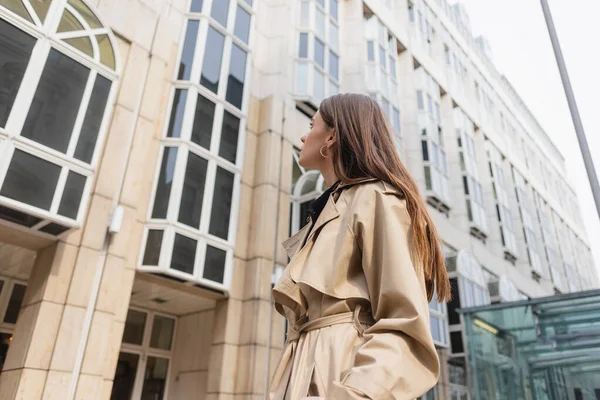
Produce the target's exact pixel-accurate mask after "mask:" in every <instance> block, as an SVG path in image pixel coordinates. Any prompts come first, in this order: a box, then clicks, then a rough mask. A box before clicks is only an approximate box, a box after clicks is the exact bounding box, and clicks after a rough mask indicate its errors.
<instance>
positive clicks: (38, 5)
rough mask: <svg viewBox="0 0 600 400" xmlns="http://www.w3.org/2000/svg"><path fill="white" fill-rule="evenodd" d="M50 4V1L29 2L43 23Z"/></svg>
mask: <svg viewBox="0 0 600 400" xmlns="http://www.w3.org/2000/svg"><path fill="white" fill-rule="evenodd" d="M50 3H52V0H36V1H30V2H29V4H31V7H33V9H34V10H35V13H36V14H37V16H38V17H39V18H40V21H42V22H44V20H45V19H46V15H47V14H48V9H49V8H50Z"/></svg>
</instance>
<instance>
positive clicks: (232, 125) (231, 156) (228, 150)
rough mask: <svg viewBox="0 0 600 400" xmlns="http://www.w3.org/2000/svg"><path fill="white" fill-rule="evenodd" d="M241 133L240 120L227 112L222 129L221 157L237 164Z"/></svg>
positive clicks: (224, 115)
mask: <svg viewBox="0 0 600 400" xmlns="http://www.w3.org/2000/svg"><path fill="white" fill-rule="evenodd" d="M239 132H240V119H239V118H238V117H236V116H235V115H233V114H231V113H229V112H228V111H225V113H224V114H223V126H222V127H221V144H220V146H219V156H221V157H223V158H224V159H226V160H227V161H230V162H231V163H233V164H235V162H236V159H237V146H238V137H239Z"/></svg>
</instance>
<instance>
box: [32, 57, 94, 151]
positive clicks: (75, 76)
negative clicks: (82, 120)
mask: <svg viewBox="0 0 600 400" xmlns="http://www.w3.org/2000/svg"><path fill="white" fill-rule="evenodd" d="M89 74H90V70H89V69H88V68H86V67H84V66H83V65H82V64H80V63H79V62H77V61H75V60H73V59H72V58H70V57H67V56H66V55H64V54H62V53H60V52H59V51H57V50H55V49H51V50H50V54H49V55H48V59H47V61H46V65H45V66H44V71H43V72H42V76H41V78H40V82H39V84H38V87H37V90H36V92H35V96H34V98H33V101H32V102H31V107H30V108H29V112H28V114H27V119H26V120H25V125H24V126H23V130H22V131H21V136H23V137H26V138H28V139H31V140H33V141H36V142H38V143H41V144H43V145H45V146H48V147H50V148H52V149H54V150H58V151H60V152H63V153H64V152H66V151H67V147H68V146H69V140H70V139H71V134H72V133H73V126H74V125H75V119H76V118H77V112H78V111H79V108H80V106H81V99H82V97H83V91H84V90H85V85H86V84H87V80H88V76H89Z"/></svg>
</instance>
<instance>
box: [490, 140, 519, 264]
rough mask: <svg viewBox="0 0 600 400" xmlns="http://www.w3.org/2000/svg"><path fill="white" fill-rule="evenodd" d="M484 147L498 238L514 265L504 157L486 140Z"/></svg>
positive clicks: (511, 220)
mask: <svg viewBox="0 0 600 400" xmlns="http://www.w3.org/2000/svg"><path fill="white" fill-rule="evenodd" d="M485 146H486V148H487V155H488V166H489V171H490V177H491V178H492V189H493V192H494V200H495V202H496V217H497V219H498V225H499V227H500V238H501V239H502V246H503V247H504V256H505V258H506V259H507V260H509V261H511V262H513V263H514V262H515V261H516V259H517V241H516V239H515V232H514V229H513V219H512V213H511V211H510V205H509V203H508V191H507V188H506V181H505V176H504V167H503V163H504V156H503V155H502V154H501V153H500V151H498V149H497V148H496V146H494V144H493V143H492V142H490V141H489V140H486V142H485Z"/></svg>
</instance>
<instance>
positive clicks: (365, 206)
mask: <svg viewBox="0 0 600 400" xmlns="http://www.w3.org/2000/svg"><path fill="white" fill-rule="evenodd" d="M302 142H303V147H302V151H301V153H300V159H299V162H300V165H302V166H303V167H304V168H307V169H318V170H319V171H320V172H321V174H322V175H323V177H324V178H325V182H326V183H327V184H328V185H329V189H328V190H327V191H326V192H325V193H323V195H322V196H321V197H320V198H318V199H317V200H315V202H314V203H313V210H312V216H311V218H309V221H308V223H307V224H306V226H305V227H304V228H303V229H302V230H300V232H298V233H297V234H296V235H294V236H293V237H291V238H290V239H288V240H287V241H286V242H285V243H284V247H285V249H286V251H287V253H288V255H289V256H290V257H291V261H290V264H289V265H288V267H287V268H286V269H285V272H284V273H283V276H282V278H281V279H280V281H279V282H278V283H277V285H276V286H275V288H274V289H273V297H274V300H275V306H276V308H277V310H278V311H279V312H280V313H281V314H283V315H284V316H285V317H286V318H287V320H288V336H287V342H286V347H285V349H284V352H283V356H282V359H281V361H280V363H279V365H278V367H277V369H276V371H275V373H274V376H273V380H272V383H271V388H270V396H271V399H277V400H280V399H281V400H300V399H304V398H307V397H308V398H311V397H312V398H324V399H336V400H344V399H377V400H382V399H390V400H391V399H396V400H398V399H400V400H404V399H414V398H416V397H419V396H421V395H422V394H424V393H425V392H427V391H428V390H429V389H430V388H431V387H433V386H434V385H435V383H436V382H437V379H438V374H439V360H438V357H437V353H436V350H435V347H434V344H433V340H432V337H431V333H430V331H429V308H428V302H429V300H431V299H432V297H433V296H434V292H435V294H437V299H438V300H439V301H443V300H448V299H449V298H450V284H449V281H448V277H447V275H446V269H445V266H444V258H443V255H442V251H441V249H440V245H439V238H438V235H437V232H436V230H435V227H434V226H433V223H432V221H431V219H430V217H429V215H428V213H427V209H426V207H425V204H424V202H423V200H422V198H421V195H420V193H419V190H418V188H417V185H416V183H415V181H414V180H413V178H412V177H411V175H410V173H409V172H408V171H407V170H406V168H405V167H404V166H403V165H402V162H401V161H400V159H399V158H398V154H397V153H396V149H395V146H394V142H393V139H392V135H391V132H390V128H389V126H388V124H387V122H386V119H385V116H384V115H383V112H382V111H381V109H380V108H379V106H378V104H377V103H376V102H375V101H373V100H372V99H371V98H370V97H368V96H363V95H359V94H342V95H337V96H333V97H330V98H328V99H326V100H324V101H323V102H322V103H321V106H320V108H319V111H317V112H316V114H315V115H314V117H313V118H312V120H311V130H310V132H309V133H308V134H306V135H305V136H304V137H303V138H302Z"/></svg>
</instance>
